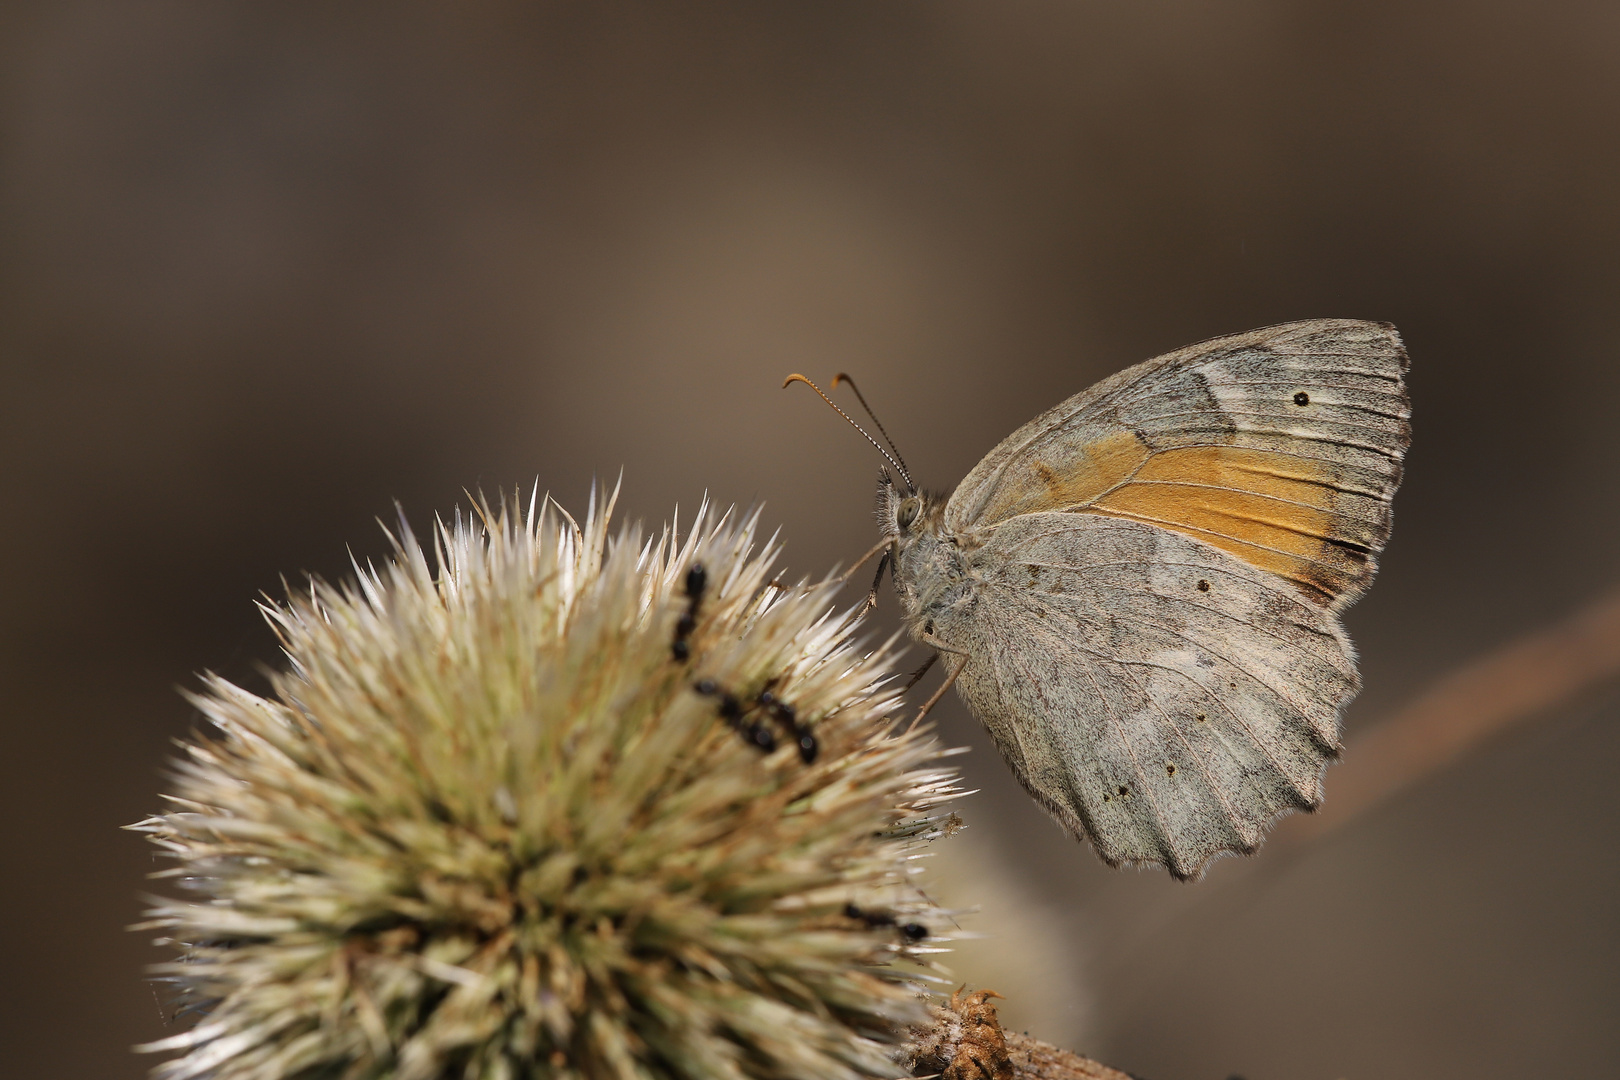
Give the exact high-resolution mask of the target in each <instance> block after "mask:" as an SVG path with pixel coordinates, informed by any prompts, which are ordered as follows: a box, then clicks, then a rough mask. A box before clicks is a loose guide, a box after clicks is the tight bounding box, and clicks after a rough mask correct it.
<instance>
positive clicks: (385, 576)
mask: <svg viewBox="0 0 1620 1080" xmlns="http://www.w3.org/2000/svg"><path fill="white" fill-rule="evenodd" d="M611 508H612V499H611V498H610V499H608V500H607V501H606V502H605V504H599V503H598V502H597V501H596V500H595V499H594V497H593V500H592V505H591V511H590V513H589V515H588V516H587V517H586V520H585V524H584V526H583V528H581V527H580V526H579V525H578V524H577V523H576V522H575V520H574V519H573V518H571V517H569V516H568V515H567V514H566V513H564V512H563V511H561V509H560V508H558V507H557V506H556V505H555V504H554V503H552V502H551V501H550V500H549V499H548V500H546V501H545V502H544V503H543V504H542V506H541V508H540V509H539V510H538V511H536V509H535V507H534V504H533V502H532V501H531V503H530V505H529V507H528V511H527V513H525V512H523V510H522V509H521V508H519V507H516V506H513V505H508V504H502V505H501V506H499V507H494V508H492V507H490V506H488V505H487V504H483V503H480V504H479V505H478V507H477V511H476V514H475V515H471V516H468V517H466V518H463V517H462V516H461V515H459V514H458V515H457V516H456V518H455V519H454V520H453V522H451V523H450V524H443V523H441V524H440V525H439V526H438V527H437V528H436V529H435V533H434V537H433V558H432V559H431V561H430V559H429V556H428V555H427V553H425V552H424V551H423V549H422V547H421V545H420V544H419V543H418V542H417V541H416V540H415V539H414V538H413V537H412V535H411V533H410V531H409V529H408V528H407V527H405V526H403V525H402V526H401V527H400V531H399V533H398V535H397V538H396V539H395V541H394V545H395V550H394V554H393V557H392V558H391V559H390V560H388V561H387V562H386V563H385V564H384V565H382V566H381V567H369V566H368V567H363V568H362V567H356V574H357V577H356V580H354V581H353V582H351V583H349V584H346V585H344V586H341V587H337V586H332V585H328V584H324V583H320V582H316V583H313V584H312V585H311V587H310V589H309V591H308V593H307V594H305V595H302V596H294V597H293V598H291V599H290V600H289V601H287V602H286V603H279V604H278V603H266V604H265V605H264V610H265V613H266V615H267V617H268V618H269V620H270V621H271V622H272V624H273V625H274V627H275V629H276V631H277V633H278V635H279V636H280V638H281V641H282V645H283V648H284V650H285V653H286V656H287V660H288V664H287V667H286V670H285V671H283V672H281V673H279V674H276V675H274V676H272V678H271V685H272V693H271V694H270V695H269V696H264V697H261V696H259V695H256V694H253V693H250V692H249V691H247V690H244V689H242V688H241V687H239V686H236V685H234V684H232V683H230V682H228V681H226V680H224V679H222V678H218V677H208V678H206V679H205V685H204V689H203V690H202V692H200V693H198V694H196V695H194V696H193V701H194V702H195V704H196V705H197V707H198V708H199V709H200V710H201V712H202V714H203V716H204V717H205V718H206V719H207V720H208V722H209V723H210V724H211V725H212V730H211V731H210V732H208V733H207V734H206V735H203V734H199V735H197V736H195V737H193V739H191V740H190V741H189V742H187V743H184V744H182V745H183V757H182V758H181V759H180V761H179V762H178V763H177V766H176V768H177V772H176V776H175V781H176V783H177V786H178V793H177V794H176V795H174V796H172V797H170V802H171V804H172V809H171V810H170V811H169V812H167V813H164V814H160V815H157V816H154V817H152V818H149V819H147V820H146V821H143V822H141V823H139V824H138V825H135V826H132V828H135V829H138V830H140V831H142V832H145V833H147V834H149V836H150V838H151V840H152V841H153V842H155V843H156V844H157V845H158V846H159V847H161V848H162V849H163V850H164V852H165V853H166V854H167V855H168V856H170V857H172V858H174V859H175V860H176V861H177V863H178V865H176V866H175V867H173V868H172V869H169V870H167V871H165V872H163V873H161V874H159V875H157V876H159V877H166V878H168V879H169V880H171V881H173V882H175V883H176V885H177V886H178V887H180V888H182V889H184V890H185V891H186V892H187V893H189V894H190V896H191V898H190V899H184V900H180V899H160V900H157V901H154V904H155V906H154V907H153V908H152V909H151V910H150V912H149V913H148V914H149V916H150V921H149V922H147V923H145V924H143V928H158V929H161V930H163V931H164V932H165V934H166V936H165V937H164V938H163V939H161V940H162V941H164V942H166V943H168V944H171V945H173V946H175V947H176V948H177V949H178V950H179V953H180V955H179V957H178V959H176V960H175V961H173V962H170V963H166V964H163V965H161V966H160V967H159V969H158V971H159V974H160V975H161V976H162V977H164V978H166V979H168V980H171V981H172V982H174V983H175V984H177V985H178V987H179V988H180V991H181V997H182V1000H183V1002H184V1003H185V1004H186V1005H187V1007H188V1008H190V1009H192V1010H194V1011H195V1012H196V1013H197V1014H198V1016H199V1019H198V1020H197V1022H196V1024H195V1026H194V1027H192V1028H191V1029H190V1030H189V1031H186V1032H185V1033H183V1034H179V1035H176V1036H174V1037H172V1038H168V1039H164V1040H162V1041H160V1042H155V1043H151V1044H148V1045H147V1046H145V1047H142V1048H141V1049H144V1050H148V1051H179V1052H181V1053H180V1055H179V1056H178V1057H174V1058H172V1059H170V1060H169V1061H167V1062H166V1063H164V1064H163V1065H161V1066H159V1067H158V1068H157V1070H156V1075H158V1076H160V1077H163V1078H165V1080H182V1078H192V1077H209V1078H218V1080H248V1078H253V1080H278V1078H287V1077H310V1078H314V1077H323V1078H325V1077H331V1078H344V1080H361V1078H373V1077H389V1078H398V1080H433V1078H440V1077H446V1078H447V1077H457V1078H479V1080H508V1078H520V1077H557V1078H560V1080H568V1078H580V1080H598V1078H601V1080H608V1078H611V1080H652V1078H672V1080H673V1078H693V1080H699V1078H701V1080H743V1078H783V1080H785V1078H790V1077H791V1078H795V1080H820V1078H825V1080H856V1078H859V1077H876V1076H892V1075H894V1073H895V1071H896V1068H895V1065H894V1064H893V1061H892V1060H891V1056H890V1055H891V1054H892V1053H893V1044H894V1043H896V1042H898V1041H899V1040H900V1039H902V1038H903V1037H904V1032H905V1029H906V1027H907V1026H908V1025H914V1024H917V1023H921V1022H925V1020H926V1013H925V1006H924V1005H923V1003H922V1001H921V999H920V997H919V995H918V986H917V980H918V979H928V978H930V976H929V975H928V974H927V970H928V968H929V967H930V966H931V954H932V953H934V952H937V951H939V946H940V944H941V941H942V939H943V938H944V937H945V936H946V935H945V933H944V930H945V926H946V924H947V923H948V921H949V920H948V916H947V915H945V914H943V913H942V912H940V911H939V910H937V909H936V908H934V907H933V906H932V904H931V903H930V902H929V901H928V899H927V898H926V897H925V896H924V895H923V893H922V892H921V891H920V890H919V889H918V887H917V885H916V884H915V881H914V876H913V875H914V873H915V867H916V863H915V861H914V859H915V856H916V854H917V851H916V849H917V847H918V846H919V845H921V844H923V843H926V842H927V841H928V840H931V839H933V838H934V837H936V836H938V835H941V834H942V832H944V831H948V830H949V828H950V827H951V825H952V823H953V821H954V818H953V817H950V816H947V815H945V814H944V813H943V811H942V810H941V809H940V806H941V804H942V803H943V802H944V801H945V800H947V799H948V798H950V797H951V796H952V795H954V794H955V789H954V787H953V775H952V774H951V773H950V772H949V771H948V770H946V769H944V768H943V767H941V764H940V761H939V759H940V758H941V757H942V756H943V755H944V753H945V751H942V750H941V749H940V747H939V746H938V744H937V742H936V741H935V740H934V739H933V737H932V736H931V735H929V734H928V733H927V732H925V731H923V730H921V729H911V728H905V727H904V726H903V725H901V724H899V723H897V722H896V720H895V714H896V712H897V709H898V705H899V701H898V691H897V690H896V689H895V688H894V687H893V685H892V683H891V682H890V681H889V675H890V672H889V667H888V661H889V656H888V653H887V650H886V649H879V650H877V651H875V652H869V651H866V650H864V649H863V648H862V647H861V645H860V643H859V642H857V641H855V640H854V639H853V638H852V636H851V634H852V631H853V630H854V629H855V624H856V622H857V619H858V616H857V615H856V614H855V613H853V612H846V613H839V612H837V611H835V610H833V609H832V608H831V607H830V604H831V601H832V595H833V592H834V589H835V588H836V585H835V583H833V582H831V581H825V582H821V583H818V584H802V583H801V584H799V585H796V586H791V587H784V586H782V585H781V584H780V583H778V582H776V581H774V580H771V579H770V577H769V567H770V565H771V563H772V561H773V559H774V558H775V555H776V550H777V549H776V546H775V542H774V538H773V539H772V540H771V541H769V542H766V543H764V544H763V545H760V544H759V542H758V538H757V525H758V515H757V513H756V514H754V515H750V516H747V517H744V518H742V519H741V520H737V519H735V518H734V517H732V516H731V515H727V516H725V517H723V518H721V519H720V520H719V521H715V520H713V518H712V517H711V516H710V515H708V514H707V513H705V512H703V511H700V512H699V515H698V520H697V522H696V523H695V526H694V528H693V529H692V531H691V532H690V534H689V535H688V536H687V537H686V538H685V540H684V541H683V540H680V539H678V537H677V535H676V534H675V533H674V532H673V531H671V530H667V529H666V530H665V532H664V534H663V535H662V536H661V537H660V538H658V539H657V540H656V541H648V542H646V543H643V542H642V541H641V539H640V538H639V536H638V534H637V532H636V531H634V530H629V531H625V532H622V533H620V534H619V535H618V536H617V537H616V538H613V539H610V538H609V534H608V519H609V515H610V513H611ZM757 546H762V548H763V550H761V551H759V552H757V553H756V552H755V550H754V549H755V548H756V547H757Z"/></svg>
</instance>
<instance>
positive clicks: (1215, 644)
mask: <svg viewBox="0 0 1620 1080" xmlns="http://www.w3.org/2000/svg"><path fill="white" fill-rule="evenodd" d="M970 566H971V567H972V569H973V570H974V572H975V576H976V577H977V578H978V579H979V580H980V582H981V583H982V584H981V585H980V586H979V588H978V590H977V602H976V603H974V604H972V605H971V606H960V607H957V608H954V609H952V610H950V611H941V612H940V614H939V618H938V625H937V627H936V631H935V632H936V633H937V634H938V636H939V638H940V640H942V641H945V642H947V643H948V644H950V645H951V646H952V647H953V648H955V649H960V650H962V651H964V652H966V653H967V654H968V660H967V663H966V666H965V667H964V669H963V671H962V673H961V676H960V679H959V682H958V687H959V689H960V690H961V692H962V695H963V697H964V698H965V699H966V700H967V702H968V704H969V705H970V706H971V707H972V709H973V711H974V712H975V713H976V714H977V715H978V716H979V717H980V719H981V720H983V722H984V723H985V726H986V727H987V728H988V729H989V731H990V733H991V735H992V737H993V738H994V739H995V741H996V743H997V746H998V748H999V749H1000V750H1001V752H1002V754H1003V755H1004V756H1005V757H1006V758H1007V759H1008V762H1009V764H1011V765H1012V766H1013V769H1014V771H1015V773H1017V774H1018V776H1019V778H1020V780H1021V781H1022V782H1023V783H1024V786H1025V787H1026V789H1028V790H1029V791H1030V793H1031V794H1032V795H1034V796H1035V797H1036V799H1037V800H1038V801H1040V802H1041V803H1042V804H1043V805H1045V806H1046V807H1047V809H1048V810H1049V811H1051V812H1052V813H1053V814H1054V816H1056V817H1057V818H1058V820H1059V821H1061V822H1062V823H1063V824H1064V825H1065V826H1066V827H1067V828H1068V829H1069V831H1070V832H1072V833H1074V834H1076V835H1077V836H1087V837H1089V838H1090V839H1091V840H1092V842H1093V843H1094V844H1095V845H1096V847H1097V849H1098V852H1099V854H1101V855H1102V856H1103V857H1104V858H1105V859H1107V860H1108V861H1109V862H1111V863H1121V862H1162V863H1164V864H1165V865H1167V866H1169V867H1170V869H1171V871H1172V872H1173V873H1175V874H1176V875H1177V876H1181V877H1188V876H1192V875H1195V874H1197V873H1198V872H1199V871H1200V870H1201V869H1202V867H1203V866H1204V865H1205V864H1206V863H1207V862H1208V861H1209V859H1210V858H1212V857H1213V856H1214V855H1216V854H1218V853H1219V852H1221V851H1250V850H1253V849H1254V848H1255V847H1256V846H1257V845H1258V844H1259V843H1260V840H1261V838H1262V836H1263V833H1264V830H1265V828H1266V827H1267V825H1268V824H1269V822H1270V821H1271V820H1272V819H1273V818H1275V817H1276V816H1277V815H1278V814H1279V813H1282V812H1284V811H1286V810H1289V809H1292V808H1307V807H1312V806H1314V805H1315V804H1316V803H1317V802H1318V800H1319V799H1320V796H1321V774H1322V769H1323V767H1324V766H1325V764H1326V763H1327V761H1328V760H1329V759H1330V758H1331V757H1332V756H1333V754H1334V753H1335V752H1336V749H1337V746H1338V714H1339V711H1340V709H1341V707H1342V706H1343V704H1344V703H1345V702H1347V701H1348V700H1349V699H1350V698H1351V697H1352V696H1354V694H1355V692H1356V689H1357V679H1356V673H1355V667H1354V664H1353V662H1352V660H1351V658H1350V654H1349V647H1348V645H1347V643H1346V641H1345V639H1344V637H1343V634H1342V632H1341V631H1340V629H1339V627H1338V623H1337V619H1336V618H1335V616H1334V615H1333V613H1332V612H1331V611H1330V610H1328V609H1326V608H1324V607H1323V606H1322V605H1319V604H1316V603H1313V602H1311V601H1309V600H1308V599H1307V598H1305V597H1303V596H1302V595H1301V594H1300V593H1299V592H1298V591H1297V590H1296V589H1295V588H1294V587H1293V586H1292V585H1290V584H1289V583H1288V582H1287V581H1285V580H1284V579H1282V578H1279V577H1276V576H1274V575H1272V574H1270V573H1268V572H1266V571H1263V570H1260V569H1258V568H1256V567H1254V566H1252V565H1250V564H1248V563H1246V562H1244V561H1243V560H1241V559H1238V558H1236V557H1234V556H1232V555H1231V554H1229V553H1228V552H1226V551H1223V550H1222V549H1220V548H1218V547H1215V546H1214V545H1211V544H1208V543H1205V542H1203V541H1200V540H1197V539H1195V538H1192V537H1190V536H1187V535H1184V534H1182V533H1180V532H1177V531H1170V530H1166V529H1162V528H1158V527H1155V526H1151V525H1145V524H1142V523H1140V522H1136V521H1131V520H1129V519H1125V518H1115V517H1107V516H1101V515H1094V514H1069V513H1037V514H1027V515H1020V516H1018V517H1015V518H1012V519H1009V520H1007V521H1006V522H1004V523H1003V524H1002V525H1001V526H1000V527H999V528H997V529H996V530H995V531H994V533H993V534H992V536H991V538H990V540H989V541H988V543H986V544H985V546H984V547H983V548H981V549H979V550H978V551H977V552H975V553H973V555H972V556H971V563H970Z"/></svg>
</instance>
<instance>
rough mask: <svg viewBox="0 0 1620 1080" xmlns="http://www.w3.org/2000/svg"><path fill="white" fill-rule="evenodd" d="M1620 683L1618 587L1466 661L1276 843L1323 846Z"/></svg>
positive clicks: (1351, 754)
mask: <svg viewBox="0 0 1620 1080" xmlns="http://www.w3.org/2000/svg"><path fill="white" fill-rule="evenodd" d="M1616 679H1620V589H1615V590H1612V591H1610V592H1608V593H1606V594H1604V595H1603V596H1602V597H1601V598H1599V599H1598V600H1596V601H1595V602H1593V603H1591V604H1589V605H1587V606H1586V607H1584V608H1581V609H1580V610H1578V611H1576V612H1575V613H1574V614H1572V615H1570V616H1568V617H1566V618H1564V619H1563V620H1561V621H1559V622H1557V623H1554V624H1553V625H1551V626H1548V627H1545V628H1543V629H1540V630H1537V631H1534V632H1532V633H1529V634H1525V635H1523V636H1522V637H1519V638H1516V639H1515V640H1513V641H1510V642H1508V643H1507V644H1506V645H1503V646H1501V647H1500V648H1498V649H1495V650H1493V651H1491V652H1489V653H1486V654H1485V655H1484V656H1481V657H1479V658H1478V659H1476V660H1473V661H1470V662H1468V663H1466V664H1464V665H1463V666H1462V667H1460V668H1458V669H1456V670H1455V671H1453V672H1451V673H1450V674H1448V675H1445V676H1443V677H1442V678H1441V679H1440V680H1439V681H1438V682H1436V683H1435V684H1434V685H1433V686H1431V687H1430V688H1429V689H1428V690H1426V691H1425V692H1424V693H1422V694H1420V695H1419V696H1418V697H1417V698H1416V699H1415V700H1413V701H1412V702H1410V703H1409V704H1407V705H1406V706H1404V707H1402V708H1400V709H1397V710H1396V711H1395V712H1394V713H1393V714H1392V715H1390V716H1389V717H1387V718H1386V719H1384V720H1383V721H1381V722H1380V723H1379V724H1378V725H1377V726H1376V727H1373V728H1371V729H1370V730H1368V731H1367V732H1366V734H1364V735H1362V736H1360V737H1359V738H1356V739H1353V740H1351V745H1350V747H1349V750H1348V751H1347V752H1346V754H1345V763H1344V765H1342V766H1340V767H1339V768H1338V769H1336V770H1334V772H1333V773H1332V775H1331V785H1332V795H1331V797H1330V798H1329V799H1328V801H1327V802H1326V803H1325V804H1324V805H1323V808H1322V810H1321V811H1320V812H1318V813H1316V814H1312V815H1309V816H1296V817H1295V818H1293V819H1291V824H1290V825H1289V827H1288V829H1287V830H1286V832H1284V833H1282V834H1281V835H1279V836H1278V837H1277V839H1278V840H1286V841H1287V842H1288V843H1291V844H1292V843H1299V842H1303V841H1308V840H1315V839H1318V838H1320V837H1321V836H1323V835H1325V834H1326V833H1328V832H1331V831H1332V830H1334V829H1337V828H1339V827H1340V826H1342V825H1344V824H1346V823H1347V822H1349V821H1352V820H1354V819H1355V818H1356V817H1358V816H1360V815H1361V814H1364V813H1366V812H1367V811H1368V810H1370V809H1372V808H1373V807H1375V806H1378V805H1379V804H1380V803H1382V802H1384V801H1385V800H1386V799H1389V798H1390V797H1391V796H1393V795H1395V794H1396V793H1398V792H1400V791H1402V790H1404V789H1406V788H1408V787H1411V786H1412V785H1413V784H1415V783H1417V782H1418V781H1420V780H1422V779H1423V778H1425V777H1427V776H1429V775H1431V774H1433V773H1435V772H1438V771H1439V770H1441V769H1443V768H1445V767H1446V766H1447V765H1448V764H1450V763H1451V762H1452V761H1455V760H1456V759H1457V758H1458V757H1460V756H1461V755H1462V754H1464V753H1465V752H1466V751H1468V750H1469V749H1471V748H1472V747H1474V746H1475V745H1476V744H1478V743H1480V742H1483V741H1484V740H1485V739H1487V738H1489V737H1490V736H1492V735H1494V734H1496V733H1497V732H1500V731H1503V730H1505V729H1507V728H1510V727H1512V726H1514V725H1515V724H1521V723H1525V722H1527V721H1530V720H1535V719H1538V718H1541V717H1545V716H1547V715H1549V714H1551V713H1554V712H1556V711H1557V710H1559V709H1562V708H1565V707H1567V706H1569V705H1572V704H1575V703H1578V702H1579V701H1580V700H1582V699H1583V698H1586V697H1588V696H1590V695H1591V694H1593V693H1594V692H1596V691H1598V690H1601V689H1602V688H1604V687H1605V686H1607V685H1609V684H1611V683H1613V682H1614V681H1616Z"/></svg>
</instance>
